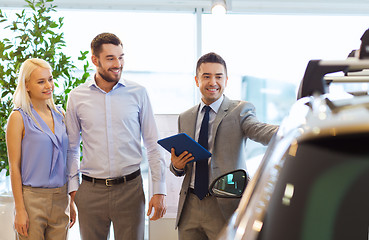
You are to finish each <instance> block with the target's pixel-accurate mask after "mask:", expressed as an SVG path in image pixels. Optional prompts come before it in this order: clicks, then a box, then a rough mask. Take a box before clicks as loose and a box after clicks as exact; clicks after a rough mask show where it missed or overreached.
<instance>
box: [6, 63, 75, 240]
mask: <svg viewBox="0 0 369 240" xmlns="http://www.w3.org/2000/svg"><path fill="white" fill-rule="evenodd" d="M53 90H54V82H53V77H52V71H51V67H50V65H49V64H48V63H47V62H46V61H44V60H41V59H28V60H26V61H25V62H24V63H23V64H22V66H21V68H20V72H19V77H18V85H17V88H16V90H15V93H14V99H13V102H14V110H13V112H12V113H11V114H10V117H9V120H8V126H7V131H6V144H7V149H8V158H9V163H10V178H11V184H12V190H13V196H14V201H15V220H14V227H15V230H16V232H17V239H35V240H36V239H37V240H40V239H53V240H59V239H60V240H61V239H66V238H67V232H68V229H69V227H71V226H72V225H73V224H74V222H75V210H74V206H73V203H71V205H69V197H68V193H67V173H68V170H67V162H66V159H67V147H68V137H67V134H66V129H65V124H64V112H63V111H62V109H61V108H58V107H56V106H55V104H54V102H53V97H52V95H53ZM69 216H70V217H69Z"/></svg>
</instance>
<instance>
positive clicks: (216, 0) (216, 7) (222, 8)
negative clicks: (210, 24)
mask: <svg viewBox="0 0 369 240" xmlns="http://www.w3.org/2000/svg"><path fill="white" fill-rule="evenodd" d="M226 12H227V4H226V1H225V0H212V4H211V13H212V14H225V13H226Z"/></svg>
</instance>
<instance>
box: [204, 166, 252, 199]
mask: <svg viewBox="0 0 369 240" xmlns="http://www.w3.org/2000/svg"><path fill="white" fill-rule="evenodd" d="M248 182H249V178H248V175H247V173H246V171H245V170H243V169H238V170H235V171H232V172H229V173H226V174H224V175H222V176H220V177H218V178H217V179H215V180H214V181H213V182H212V183H211V184H210V187H209V192H210V194H211V195H213V196H214V197H219V198H240V197H242V194H243V191H244V190H245V188H246V186H247V183H248Z"/></svg>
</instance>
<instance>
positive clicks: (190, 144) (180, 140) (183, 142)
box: [158, 133, 211, 162]
mask: <svg viewBox="0 0 369 240" xmlns="http://www.w3.org/2000/svg"><path fill="white" fill-rule="evenodd" d="M158 143H159V144H160V145H161V146H162V147H163V148H165V149H166V150H167V151H168V152H170V150H171V149H172V148H174V149H175V154H176V155H177V156H178V155H180V154H181V153H183V152H184V151H187V152H189V153H191V154H192V156H193V157H194V160H192V161H190V162H193V161H199V160H207V159H208V158H209V157H211V153H210V152H209V151H208V150H206V149H205V148H204V147H203V146H201V145H200V144H199V143H198V142H196V141H195V140H194V139H192V138H191V137H190V136H188V135H187V134H186V133H179V134H176V135H173V136H170V137H167V138H163V139H160V140H159V141H158Z"/></svg>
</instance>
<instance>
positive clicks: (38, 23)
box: [0, 0, 90, 175]
mask: <svg viewBox="0 0 369 240" xmlns="http://www.w3.org/2000/svg"><path fill="white" fill-rule="evenodd" d="M25 2H26V4H27V5H26V9H23V10H21V11H20V12H19V13H15V15H16V16H15V20H10V19H9V18H8V17H7V16H6V13H5V12H4V11H2V10H1V9H0V26H1V29H4V30H6V31H8V32H9V33H10V34H9V35H10V36H11V38H10V37H9V38H4V39H0V95H1V101H0V104H1V105H0V125H1V131H0V172H1V171H2V170H3V169H6V171H7V175H8V174H9V163H8V157H7V150H6V143H5V129H6V123H7V119H8V116H9V114H10V113H11V111H12V109H13V103H12V95H13V92H14V91H15V88H16V80H17V72H18V70H19V68H20V66H21V64H22V63H23V62H24V61H25V60H26V59H28V58H42V59H44V60H46V61H48V62H49V63H50V65H51V67H52V68H53V77H54V79H55V85H56V88H57V89H58V90H57V91H56V92H60V93H59V94H56V95H54V100H55V101H56V104H57V105H60V106H62V107H63V108H64V109H65V107H66V102H67V98H68V93H69V92H70V91H71V90H72V89H73V88H75V87H76V86H78V85H79V84H81V83H83V82H85V81H86V79H87V78H88V77H89V76H90V74H89V63H88V61H87V60H86V58H87V54H88V51H81V52H80V53H81V56H80V57H79V58H78V60H79V61H82V62H83V66H84V67H83V69H82V74H79V75H80V76H78V77H77V76H76V75H77V74H76V70H77V67H76V66H75V65H74V63H73V62H72V60H71V57H69V56H66V55H65V54H64V53H63V52H64V51H63V49H64V48H65V47H66V43H65V41H64V33H63V31H62V26H63V17H60V18H58V19H54V18H53V17H52V14H53V13H54V12H56V6H55V5H53V4H52V2H53V0H25ZM2 31H3V30H2Z"/></svg>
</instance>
